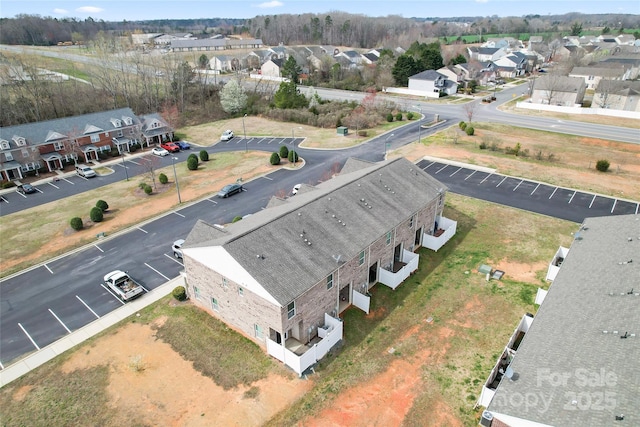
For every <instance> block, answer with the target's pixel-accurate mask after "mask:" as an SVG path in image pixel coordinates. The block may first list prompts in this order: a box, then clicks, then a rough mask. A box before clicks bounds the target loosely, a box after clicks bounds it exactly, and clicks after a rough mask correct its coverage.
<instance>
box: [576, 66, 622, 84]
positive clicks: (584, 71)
mask: <svg viewBox="0 0 640 427" xmlns="http://www.w3.org/2000/svg"><path fill="white" fill-rule="evenodd" d="M627 76H628V72H627V71H625V69H624V67H623V66H622V65H620V66H617V67H598V66H597V65H596V66H593V65H591V66H588V67H579V66H576V67H573V69H572V70H571V72H570V73H569V77H580V78H583V79H584V82H585V84H586V85H587V89H595V88H596V87H597V86H598V83H600V80H602V79H605V80H625V78H626V77H627Z"/></svg>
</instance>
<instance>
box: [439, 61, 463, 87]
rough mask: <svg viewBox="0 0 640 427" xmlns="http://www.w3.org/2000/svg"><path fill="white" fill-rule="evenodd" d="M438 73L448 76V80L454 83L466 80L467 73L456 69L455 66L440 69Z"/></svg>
mask: <svg viewBox="0 0 640 427" xmlns="http://www.w3.org/2000/svg"><path fill="white" fill-rule="evenodd" d="M437 71H438V73H440V74H443V75H444V76H446V78H447V80H451V81H452V82H456V83H459V82H462V81H463V80H464V76H465V73H464V72H463V71H462V70H460V68H456V67H455V66H453V65H449V66H446V67H442V68H438V70H437Z"/></svg>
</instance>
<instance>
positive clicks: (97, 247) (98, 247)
mask: <svg viewBox="0 0 640 427" xmlns="http://www.w3.org/2000/svg"><path fill="white" fill-rule="evenodd" d="M93 246H95V247H96V249H98V250H99V251H100V252H104V251H103V250H102V249H101V248H100V246H98V245H93Z"/></svg>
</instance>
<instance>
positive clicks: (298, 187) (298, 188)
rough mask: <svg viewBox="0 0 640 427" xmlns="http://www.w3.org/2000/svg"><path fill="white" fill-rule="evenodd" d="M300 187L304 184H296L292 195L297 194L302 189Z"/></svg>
mask: <svg viewBox="0 0 640 427" xmlns="http://www.w3.org/2000/svg"><path fill="white" fill-rule="evenodd" d="M300 187H302V184H296V185H294V186H293V190H291V195H292V196H295V195H296V194H298V191H300Z"/></svg>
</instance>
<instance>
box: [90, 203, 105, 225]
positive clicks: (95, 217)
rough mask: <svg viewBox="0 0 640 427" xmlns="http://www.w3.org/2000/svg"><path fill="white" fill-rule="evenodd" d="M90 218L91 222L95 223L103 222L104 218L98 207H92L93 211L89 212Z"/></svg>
mask: <svg viewBox="0 0 640 427" xmlns="http://www.w3.org/2000/svg"><path fill="white" fill-rule="evenodd" d="M89 218H91V221H93V222H102V219H103V218H104V215H103V214H102V209H100V208H99V207H97V206H94V207H92V208H91V211H90V212H89Z"/></svg>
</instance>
